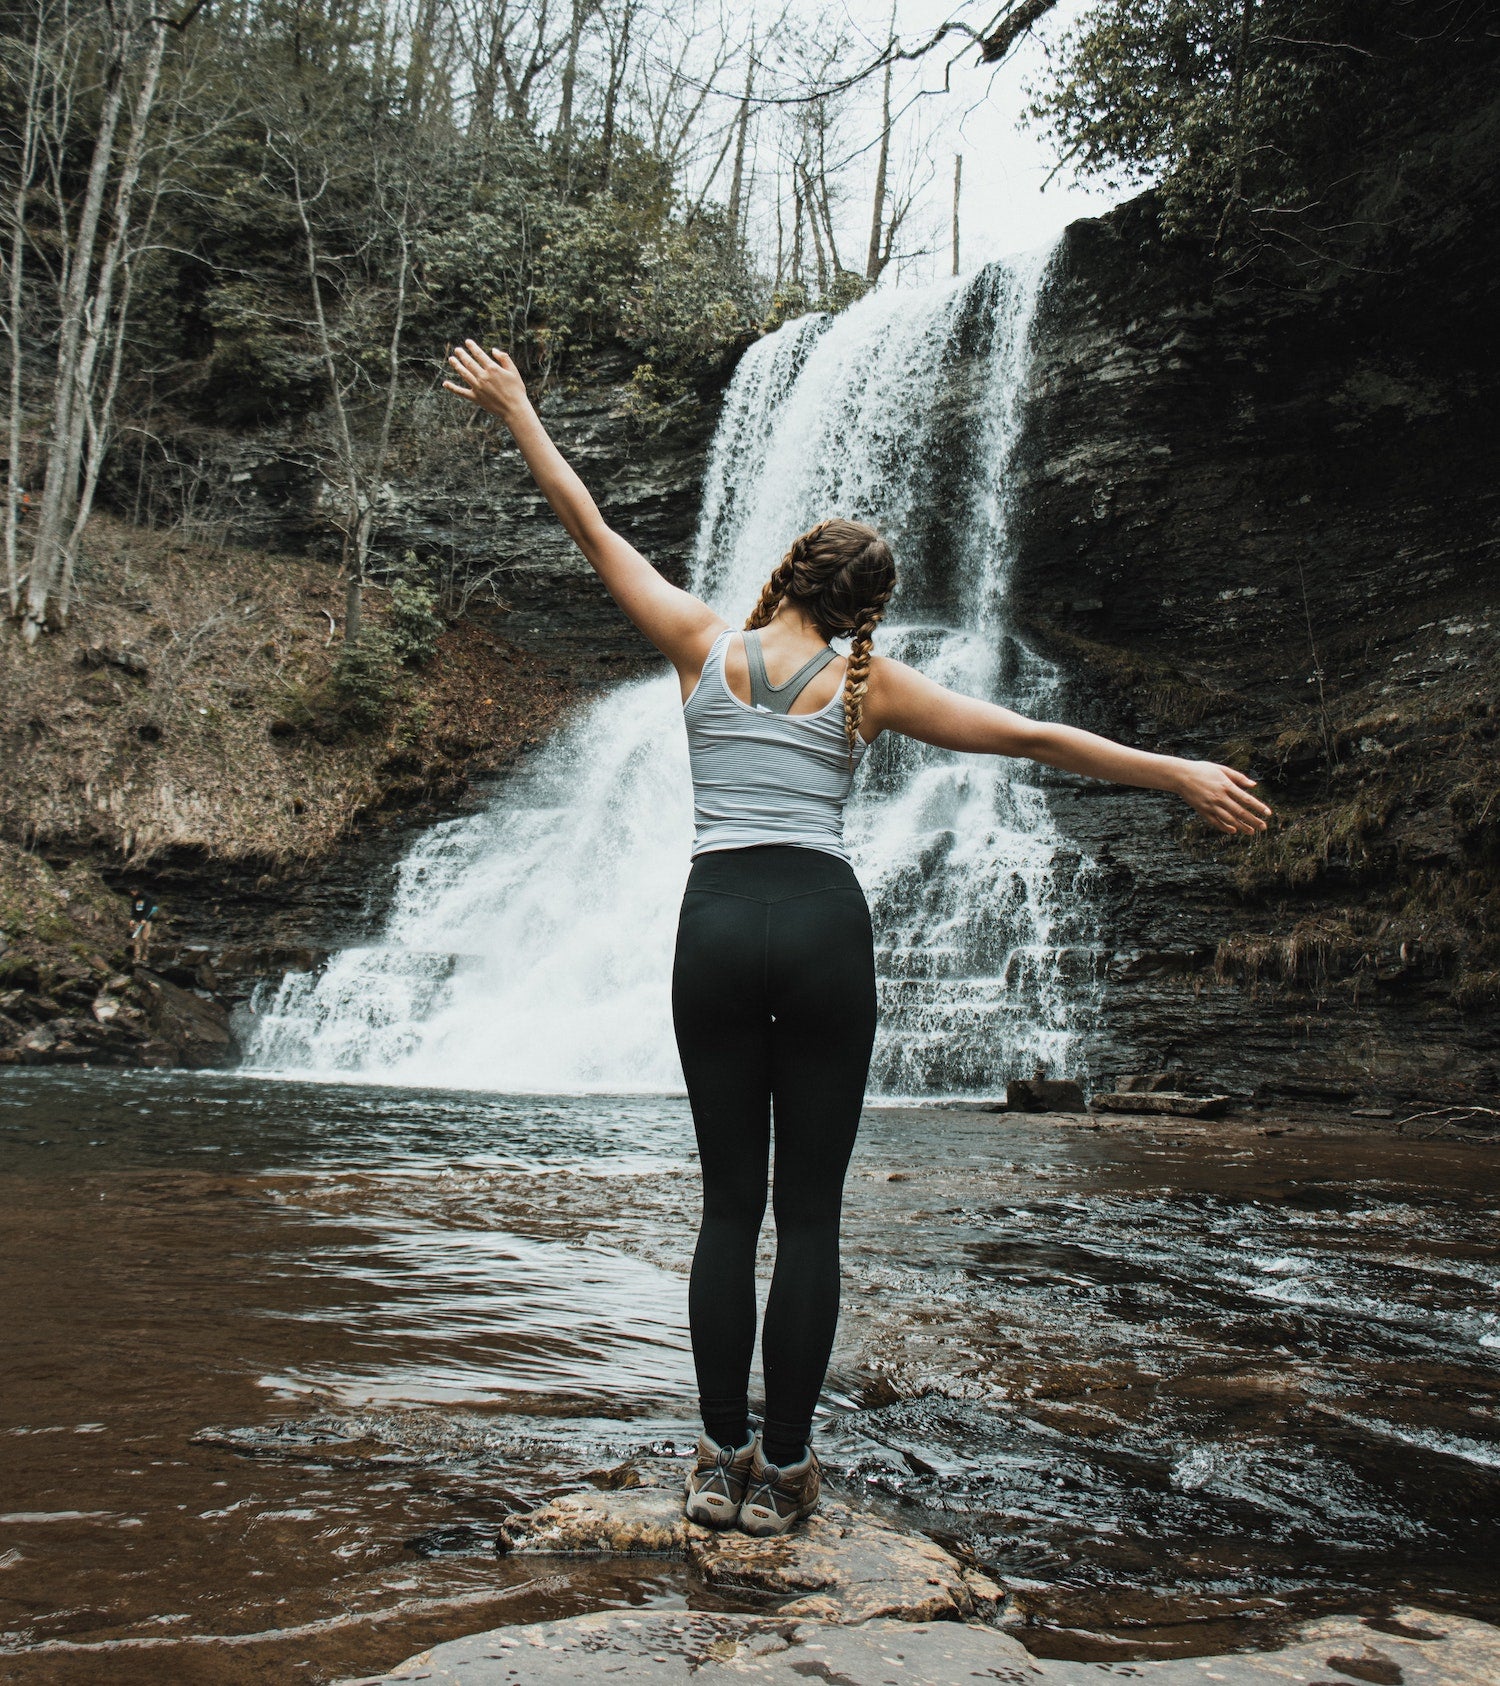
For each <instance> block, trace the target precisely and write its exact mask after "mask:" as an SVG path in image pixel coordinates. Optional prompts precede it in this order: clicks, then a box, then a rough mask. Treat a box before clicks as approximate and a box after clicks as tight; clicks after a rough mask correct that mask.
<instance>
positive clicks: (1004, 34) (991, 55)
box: [979, 0, 1057, 64]
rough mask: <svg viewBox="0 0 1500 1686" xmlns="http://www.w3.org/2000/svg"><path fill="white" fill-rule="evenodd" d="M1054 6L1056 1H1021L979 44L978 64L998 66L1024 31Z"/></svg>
mask: <svg viewBox="0 0 1500 1686" xmlns="http://www.w3.org/2000/svg"><path fill="white" fill-rule="evenodd" d="M1056 4H1057V0H1021V4H1020V5H1019V6H1017V7H1016V9H1015V10H1014V11H1013V12H1011V13H1010V14H1009V15H1008V16H1006V17H1005V18H1003V19H1002V20H1001V22H1000V23H999V24H997V25H996V27H995V31H994V33H993V34H992V35H987V36H986V37H985V38H984V40H983V41H981V42H980V43H979V61H980V63H981V64H999V62H1000V61H1001V59H1003V58H1004V57H1005V55H1006V54H1007V53H1008V52H1009V51H1010V50H1011V48H1012V47H1014V46H1015V44H1016V42H1017V41H1019V40H1020V39H1021V37H1022V36H1023V35H1024V34H1025V33H1026V31H1027V30H1028V29H1030V28H1031V26H1032V25H1033V24H1034V23H1036V22H1037V21H1038V20H1039V19H1040V18H1044V17H1045V16H1046V15H1047V13H1048V12H1050V11H1051V10H1052V8H1053V7H1054V6H1055V5H1056Z"/></svg>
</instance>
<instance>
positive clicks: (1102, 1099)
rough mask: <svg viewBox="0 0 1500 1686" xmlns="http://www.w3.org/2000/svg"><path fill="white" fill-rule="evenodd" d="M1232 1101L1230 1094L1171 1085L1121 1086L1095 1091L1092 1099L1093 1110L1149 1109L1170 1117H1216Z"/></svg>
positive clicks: (1150, 1111)
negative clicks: (1182, 1090)
mask: <svg viewBox="0 0 1500 1686" xmlns="http://www.w3.org/2000/svg"><path fill="white" fill-rule="evenodd" d="M1229 1105H1230V1097H1229V1096H1228V1095H1180V1094H1176V1093H1174V1092H1173V1091H1172V1090H1170V1089H1157V1090H1153V1091H1151V1092H1150V1093H1146V1094H1140V1093H1137V1092H1136V1091H1135V1090H1133V1089H1132V1090H1123V1089H1122V1090H1117V1091H1116V1092H1115V1093H1113V1094H1108V1095H1095V1096H1094V1098H1093V1099H1092V1100H1091V1101H1090V1102H1089V1108H1090V1110H1091V1111H1093V1112H1147V1113H1158V1114H1161V1115H1162V1116H1164V1117H1169V1118H1217V1117H1219V1116H1220V1114H1221V1113H1225V1112H1227V1111H1228V1110H1229Z"/></svg>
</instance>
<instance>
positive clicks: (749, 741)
mask: <svg viewBox="0 0 1500 1686" xmlns="http://www.w3.org/2000/svg"><path fill="white" fill-rule="evenodd" d="M733 636H735V629H734V628H733V627H725V629H724V630H723V631H722V632H721V633H720V634H719V636H718V637H717V638H716V639H715V640H714V641H713V644H712V646H711V648H710V649H709V652H708V658H707V660H706V661H705V662H704V663H703V672H702V673H701V674H699V676H698V683H697V684H696V685H695V686H694V687H693V691H692V695H691V696H689V697H688V699H687V701H686V702H685V703H684V704H683V705H682V712H683V717H684V719H685V721H686V723H687V738H688V760H689V762H690V763H691V765H692V770H693V833H694V835H693V857H694V858H695V859H696V858H697V856H699V855H702V854H707V853H708V852H709V851H710V850H714V849H744V848H749V847H750V846H752V845H753V844H757V843H791V844H797V845H799V846H801V847H803V848H807V849H821V850H822V851H823V852H824V853H825V854H829V855H837V856H838V858H839V859H840V860H843V861H847V860H848V859H849V856H848V854H847V853H846V851H845V849H844V804H845V803H846V802H847V801H848V799H849V791H850V788H851V786H852V785H853V783H854V773H853V771H852V770H851V769H850V767H849V744H848V739H847V738H846V737H845V736H844V693H843V688H842V687H840V688H839V690H838V691H837V692H836V693H835V694H834V696H833V698H832V699H831V700H830V701H829V702H828V704H827V705H826V706H825V707H823V708H820V709H818V710H817V712H816V713H814V714H785V713H778V712H776V711H775V710H774V709H773V708H767V707H765V706H760V707H757V706H756V705H755V704H753V703H746V702H741V701H740V699H739V698H738V697H737V696H735V694H734V692H733V691H731V690H730V689H729V678H728V675H727V674H726V673H725V671H724V655H725V651H726V649H727V648H728V644H729V640H730V638H731V637H733ZM747 654H748V652H747ZM815 660H816V658H815ZM811 665H813V664H809V666H811ZM753 671H754V669H753V664H752V672H753ZM797 677H798V675H794V676H793V678H794V679H795V678H797ZM791 684H792V680H787V681H785V683H784V684H783V685H781V686H779V687H771V689H773V690H782V691H785V690H786V689H788V688H789V687H790V686H791ZM799 688H800V687H799ZM754 689H755V688H754V687H752V695H753V694H754ZM793 694H794V695H795V693H793ZM788 700H789V699H788ZM855 738H856V742H855V746H854V767H855V768H856V769H857V768H858V767H859V764H860V762H861V761H862V760H863V759H864V753H865V750H866V748H867V747H868V746H867V745H866V744H865V742H864V740H863V739H862V738H860V737H859V734H858V733H856V734H855Z"/></svg>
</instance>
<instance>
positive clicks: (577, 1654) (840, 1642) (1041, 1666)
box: [343, 1465, 1500, 1686]
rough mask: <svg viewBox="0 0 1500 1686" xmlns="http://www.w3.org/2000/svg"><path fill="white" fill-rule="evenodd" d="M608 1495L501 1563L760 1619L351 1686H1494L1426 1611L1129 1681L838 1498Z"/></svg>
mask: <svg viewBox="0 0 1500 1686" xmlns="http://www.w3.org/2000/svg"><path fill="white" fill-rule="evenodd" d="M602 1479H603V1480H604V1481H605V1482H606V1483H607V1485H606V1487H605V1489H604V1490H602V1491H597V1492H587V1493H575V1494H570V1495H568V1496H567V1497H565V1498H561V1499H557V1500H555V1501H553V1502H552V1503H551V1504H547V1505H544V1506H542V1508H541V1509H539V1510H535V1511H531V1512H529V1513H527V1514H526V1515H524V1516H517V1517H512V1518H511V1519H510V1520H509V1521H508V1522H507V1523H506V1525H505V1528H504V1530H503V1532H502V1534H501V1537H500V1541H499V1545H500V1548H501V1549H502V1550H505V1551H511V1552H516V1553H532V1554H537V1555H546V1554H564V1555H570V1556H572V1555H595V1554H598V1555H611V1556H642V1555H650V1556H670V1557H685V1558H686V1559H687V1560H688V1561H689V1563H691V1564H692V1566H693V1567H694V1568H695V1569H696V1570H697V1571H698V1573H699V1574H701V1575H702V1577H703V1579H704V1581H705V1582H706V1583H707V1584H708V1586H710V1587H711V1588H713V1589H714V1590H715V1591H716V1592H717V1593H718V1594H719V1595H720V1596H723V1595H724V1594H726V1593H730V1594H733V1593H738V1594H740V1595H741V1596H743V1597H744V1598H745V1599H746V1601H747V1602H750V1601H760V1602H764V1603H765V1604H767V1605H768V1606H769V1609H768V1611H767V1613H765V1614H760V1615H733V1614H726V1613H719V1612H706V1611H689V1610H674V1611H665V1610H654V1611H647V1612H641V1611H630V1610H608V1611H601V1612H598V1613H596V1614H594V1615H588V1616H575V1617H572V1618H571V1619H569V1620H567V1621H559V1622H536V1623H532V1624H530V1625H528V1626H525V1627H512V1628H498V1629H495V1630H492V1631H490V1632H487V1633H478V1634H472V1635H470V1636H469V1637H467V1638H464V1639H457V1640H453V1641H451V1642H450V1643H448V1644H446V1645H438V1646H434V1647H433V1648H432V1649H431V1650H429V1651H423V1652H422V1653H421V1654H420V1655H418V1656H415V1657H412V1658H410V1659H409V1660H408V1661H406V1662H404V1663H402V1664H400V1665H399V1666H398V1667H396V1668H394V1669H392V1670H391V1671H390V1672H389V1673H387V1674H380V1675H368V1676H364V1677H363V1678H362V1679H360V1680H358V1681H345V1682H344V1683H343V1686H383V1683H385V1682H391V1683H393V1686H394V1683H395V1682H398V1681H416V1680H426V1681H432V1682H436V1683H441V1682H455V1683H456V1682H463V1683H464V1686H502V1683H511V1682H522V1681H525V1682H531V1681H536V1682H539V1683H542V1686H548V1683H551V1682H564V1681H590V1682H593V1681H598V1680H601V1679H604V1678H607V1677H610V1676H614V1677H618V1678H621V1679H627V1680H631V1681H636V1680H644V1681H658V1682H672V1681H683V1682H686V1681H689V1680H691V1681H693V1682H695V1683H697V1686H703V1682H704V1681H705V1680H708V1681H712V1680H714V1679H718V1678H722V1679H725V1680H730V1679H753V1680H761V1681H769V1682H776V1683H782V1686H801V1683H802V1682H804V1681H807V1680H823V1681H837V1682H839V1683H840V1686H959V1683H960V1682H963V1681H967V1680H985V1681H1004V1682H1010V1683H1012V1686H1085V1683H1092V1682H1097V1681H1098V1680H1099V1679H1100V1678H1101V1677H1104V1676H1108V1677H1110V1678H1117V1677H1120V1676H1124V1677H1128V1678H1130V1679H1133V1680H1151V1681H1156V1682H1159V1686H1190V1683H1191V1686H1200V1683H1201V1682H1202V1681H1204V1680H1206V1679H1207V1680H1213V1681H1216V1682H1221V1683H1223V1686H1273V1683H1282V1686H1286V1683H1296V1686H1341V1683H1343V1686H1348V1683H1349V1682H1353V1681H1380V1682H1396V1683H1399V1686H1494V1682H1495V1681H1496V1680H1497V1679H1500V1629H1497V1628H1493V1627H1490V1626H1488V1625H1486V1624H1485V1623H1483V1622H1475V1621H1468V1620H1465V1619H1463V1618H1460V1617H1456V1616H1449V1615H1445V1614H1438V1613H1436V1612H1432V1611H1427V1610H1419V1609H1415V1608H1413V1609H1402V1610H1399V1611H1397V1612H1396V1613H1395V1614H1394V1615H1392V1616H1389V1617H1384V1618H1381V1617H1355V1616H1336V1617H1332V1618H1328V1619H1325V1620H1323V1621H1319V1622H1315V1623H1313V1624H1311V1625H1310V1626H1308V1627H1305V1628H1304V1629H1302V1631H1301V1632H1300V1633H1299V1634H1298V1635H1297V1636H1296V1637H1295V1639H1294V1640H1293V1641H1292V1642H1291V1643H1289V1644H1288V1645H1286V1646H1284V1647H1283V1648H1282V1649H1281V1650H1278V1651H1273V1652H1245V1653H1238V1654H1235V1655H1231V1656H1219V1657H1212V1658H1208V1657H1190V1658H1179V1659H1173V1660H1170V1661H1162V1662H1156V1661H1150V1662H1131V1663H1121V1664H1118V1665H1108V1664H1099V1663H1082V1662H1063V1661H1055V1660H1051V1659H1042V1658H1038V1657H1033V1656H1032V1655H1031V1653H1030V1652H1029V1651H1027V1650H1026V1648H1025V1647H1024V1646H1023V1645H1022V1644H1021V1643H1020V1641H1019V1640H1017V1639H1015V1638H1013V1637H1012V1636H1011V1635H1010V1634H1009V1633H1006V1632H1004V1631H1003V1630H1002V1629H1001V1628H1000V1627H998V1626H994V1625H991V1623H992V1622H994V1621H996V1620H998V1619H999V1618H1000V1616H1001V1613H1002V1605H1003V1600H1004V1593H1003V1591H1002V1589H1001V1588H1000V1587H998V1586H997V1585H996V1584H995V1583H994V1582H993V1581H991V1580H989V1579H988V1578H987V1577H986V1576H984V1575H981V1574H978V1573H976V1572H975V1571H973V1570H971V1569H969V1568H967V1567H965V1566H964V1565H963V1564H961V1563H960V1562H959V1561H958V1560H957V1559H956V1558H954V1557H953V1556H951V1555H950V1554H949V1553H948V1552H946V1551H944V1550H943V1549H942V1547H940V1546H938V1545H935V1544H934V1543H933V1542H932V1541H931V1540H929V1539H926V1538H925V1537H923V1536H921V1535H913V1534H907V1533H903V1532H902V1531H901V1530H900V1529H898V1528H896V1527H894V1526H893V1525H892V1524H890V1523H889V1522H886V1521H885V1520H883V1519H882V1518H880V1517H877V1516H873V1515H870V1514H868V1513H865V1512H861V1511H858V1510H856V1509H854V1508H852V1507H851V1506H849V1505H847V1504H844V1503H843V1502H842V1501H840V1500H838V1499H836V1498H828V1497H825V1500H824V1505H823V1509H822V1510H821V1512H820V1513H819V1514H818V1515H817V1516H815V1517H813V1518H811V1519H810V1521H809V1522H808V1523H807V1524H806V1525H805V1526H804V1528H803V1529H801V1530H799V1531H798V1532H797V1533H795V1534H793V1535H791V1536H790V1537H787V1538H784V1539H779V1540H754V1539H750V1538H749V1537H748V1536H746V1535H744V1534H741V1533H738V1532H737V1531H730V1532H726V1533H714V1532H712V1531H710V1530H709V1529H706V1528H700V1527H697V1526H696V1525H694V1524H692V1523H689V1522H687V1521H686V1520H685V1519H684V1518H683V1516H682V1513H681V1496H680V1488H679V1485H678V1482H679V1480H680V1476H678V1474H677V1472H676V1471H675V1470H672V1469H671V1468H670V1467H669V1466H665V1465H663V1466H662V1467H661V1468H642V1467H640V1466H637V1465H627V1466H624V1467H623V1468H622V1469H621V1470H614V1471H609V1472H607V1473H606V1474H605V1475H604V1476H603V1477H602Z"/></svg>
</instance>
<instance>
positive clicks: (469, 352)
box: [443, 340, 526, 421]
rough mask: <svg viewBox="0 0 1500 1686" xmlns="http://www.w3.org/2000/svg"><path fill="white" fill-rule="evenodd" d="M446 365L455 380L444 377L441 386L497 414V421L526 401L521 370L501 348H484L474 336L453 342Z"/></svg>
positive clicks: (504, 419) (505, 417)
mask: <svg viewBox="0 0 1500 1686" xmlns="http://www.w3.org/2000/svg"><path fill="white" fill-rule="evenodd" d="M448 366H449V368H450V369H452V370H453V371H454V373H455V374H456V375H458V377H459V381H448V380H445V381H444V382H443V388H444V390H445V391H447V392H456V393H457V394H458V396H459V397H460V398H467V399H468V400H469V402H470V403H471V404H477V405H478V406H479V408H480V409H481V410H488V411H489V412H490V414H491V415H492V416H499V418H500V419H501V421H506V420H508V418H509V417H511V416H513V415H514V414H515V413H516V411H517V410H518V409H520V408H521V407H522V406H523V405H524V404H525V403H526V383H525V381H523V380H522V379H521V371H520V370H519V369H518V368H517V367H516V365H515V360H514V359H513V358H512V357H511V356H509V354H508V353H506V352H504V351H499V350H496V351H486V350H485V349H484V347H483V346H482V345H480V343H479V342H478V340H465V341H464V343H463V344H462V345H456V346H454V348H453V351H452V353H451V355H450V356H449V358H448ZM460 381H461V382H462V383H463V384H462V385H460V384H459V382H460Z"/></svg>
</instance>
